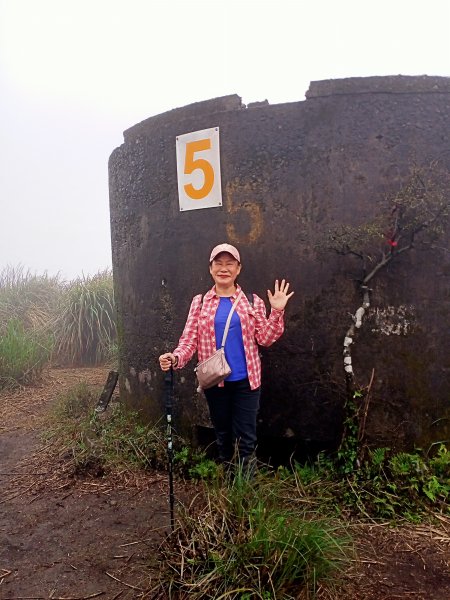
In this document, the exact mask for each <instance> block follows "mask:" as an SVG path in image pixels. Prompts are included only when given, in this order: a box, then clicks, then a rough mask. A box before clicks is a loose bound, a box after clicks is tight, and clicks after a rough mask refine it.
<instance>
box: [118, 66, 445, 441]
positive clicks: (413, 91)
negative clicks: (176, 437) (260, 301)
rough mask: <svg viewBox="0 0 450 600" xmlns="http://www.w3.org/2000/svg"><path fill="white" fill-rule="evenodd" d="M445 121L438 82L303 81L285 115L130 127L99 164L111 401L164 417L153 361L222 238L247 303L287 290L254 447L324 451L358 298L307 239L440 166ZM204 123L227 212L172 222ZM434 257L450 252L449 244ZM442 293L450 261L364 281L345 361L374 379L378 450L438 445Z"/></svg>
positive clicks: (423, 261)
mask: <svg viewBox="0 0 450 600" xmlns="http://www.w3.org/2000/svg"><path fill="white" fill-rule="evenodd" d="M449 115H450V80H449V79H445V78H436V77H376V78H365V79H347V80H340V81H323V82H315V83H312V84H311V87H310V90H309V91H308V93H307V100H306V101H303V102H295V103H290V104H283V105H275V106H270V105H262V106H261V105H259V106H250V107H248V108H246V107H245V106H242V105H241V102H240V98H239V97H238V96H229V97H226V98H219V99H215V100H210V101H206V102H201V103H198V104H194V105H191V106H188V107H185V108H181V109H177V110H173V111H170V112H168V113H165V114H163V115H159V116H157V117H153V118H150V119H148V120H146V121H144V122H142V123H139V124H138V125H136V126H134V127H132V128H131V129H129V130H127V131H126V132H125V134H124V136H125V143H124V144H123V145H122V146H121V147H120V148H117V149H116V150H115V151H114V152H113V153H112V155H111V158H110V166H109V173H110V198H111V228H112V249H113V267H114V279H115V289H116V297H117V304H118V311H119V320H118V322H119V336H120V341H121V393H122V395H123V397H125V398H126V399H127V400H128V401H129V402H130V403H131V404H132V405H133V406H136V407H139V408H141V409H144V410H145V411H146V413H147V414H148V415H149V416H150V417H151V418H153V419H156V418H160V417H161V415H162V414H163V404H162V402H163V398H162V375H161V373H160V372H159V370H158V366H157V357H158V355H159V354H160V353H162V352H164V351H167V350H170V349H172V348H173V347H174V346H175V344H176V341H177V339H178V337H179V335H180V333H181V331H182V327H183V324H184V321H185V318H186V315H187V311H188V307H189V303H190V300H191V298H192V296H193V295H194V294H196V293H200V292H204V291H206V290H207V289H208V288H209V287H210V283H211V282H210V279H209V274H208V254H209V251H210V249H211V248H212V247H213V246H214V245H215V244H217V243H220V242H222V241H229V242H231V243H233V244H236V245H237V246H238V247H239V249H240V250H241V254H242V259H243V272H242V275H241V277H240V282H241V284H242V286H243V287H244V289H245V290H247V291H254V292H256V293H258V294H259V295H261V296H262V297H264V298H265V297H266V296H265V294H266V290H267V288H268V287H270V286H272V285H273V281H274V279H275V278H276V277H287V278H288V279H289V281H291V284H292V289H294V290H295V292H296V294H295V296H294V297H293V299H292V301H291V303H290V305H289V307H288V310H287V315H286V321H287V326H286V332H285V335H284V336H283V338H282V339H281V340H280V341H279V342H278V343H277V344H276V345H274V346H273V347H272V348H271V349H269V350H267V351H264V358H263V363H264V365H263V369H264V376H263V397H262V410H261V422H260V426H261V427H260V432H261V434H268V435H274V436H283V437H294V438H296V439H299V440H301V441H302V442H305V443H309V444H312V445H317V446H319V447H320V446H322V447H326V446H330V445H333V444H334V443H335V442H336V440H337V437H338V435H339V432H340V425H341V413H342V382H343V374H342V341H343V336H344V334H345V331H346V329H347V327H348V325H349V313H350V312H353V311H354V310H355V309H356V307H357V306H358V305H359V303H360V298H359V296H358V294H357V293H356V289H355V287H354V285H353V284H352V283H351V276H352V267H353V266H354V265H352V264H351V263H349V262H347V261H346V260H345V259H342V258H341V259H338V258H337V257H334V256H332V255H330V256H328V257H326V258H324V257H322V256H319V255H318V254H317V253H316V250H315V244H316V241H317V239H319V238H320V235H321V233H322V232H323V230H324V229H325V228H327V227H332V226H333V225H334V224H339V223H348V224H360V223H363V222H364V221H366V220H367V219H368V218H370V216H371V215H373V214H374V210H375V208H374V207H375V203H376V202H377V200H378V199H379V198H381V197H382V196H383V194H385V193H386V192H388V191H390V190H393V189H397V188H398V186H399V184H400V183H401V182H402V181H404V180H405V178H406V177H407V176H408V172H409V168H410V166H411V165H412V163H413V162H417V163H419V164H421V163H423V164H426V163H428V162H429V161H430V160H431V159H435V158H439V159H440V160H441V161H443V162H444V163H446V164H447V167H448V165H449V163H450V116H449ZM216 126H218V127H220V140H221V171H222V191H223V197H224V206H223V207H222V208H214V209H205V210H195V211H189V212H183V213H180V212H179V208H178V194H177V178H176V162H175V137H176V136H177V135H179V134H183V133H187V132H190V131H196V130H201V129H205V128H209V127H216ZM441 245H442V246H443V247H446V248H449V247H450V240H449V237H448V235H447V238H446V239H444V240H442V244H441ZM449 283H450V254H449V252H448V251H447V252H445V251H443V252H441V253H440V254H439V255H437V254H436V253H433V252H427V253H419V252H416V251H411V252H409V253H406V254H404V255H402V256H401V257H399V258H398V260H396V261H395V262H394V263H393V264H392V265H391V267H390V268H389V269H388V271H386V272H385V273H383V274H382V275H381V277H380V278H379V279H378V280H377V281H376V282H375V283H374V286H373V288H374V290H373V295H372V306H373V310H372V312H371V316H370V318H369V321H368V323H367V326H366V327H365V330H364V331H363V332H362V334H361V335H360V336H359V338H358V341H357V344H356V347H355V350H354V365H355V371H356V374H357V377H358V380H359V382H360V383H361V385H365V384H367V382H368V379H369V376H370V373H371V371H372V368H374V369H375V379H374V384H373V396H372V398H373V399H372V402H371V405H370V413H369V420H368V432H369V435H370V437H371V439H373V440H375V439H376V440H378V441H379V442H380V443H383V444H385V445H386V444H390V445H392V444H394V443H395V444H397V445H398V446H401V445H403V446H405V447H406V446H410V445H411V444H413V443H416V444H422V445H425V444H430V443H431V442H432V441H434V440H438V439H449V438H450V421H449V417H450V411H449V399H450V344H449V323H450V285H449ZM390 307H393V309H391V308H390ZM392 310H393V312H394V316H393V317H391V316H390V311H392ZM399 311H400V316H399ZM402 311H403V312H404V313H405V317H402ZM399 319H400V325H401V326H399V327H397V328H395V327H390V322H391V321H392V322H396V321H398V320H399ZM193 366H194V361H193V362H192V363H191V366H188V367H187V368H185V370H184V371H182V372H179V373H178V377H177V412H176V419H177V424H178V427H179V428H180V429H181V430H182V431H183V432H184V433H189V432H190V430H191V427H192V426H193V425H194V426H195V425H198V424H207V423H208V421H207V417H206V410H205V405H204V402H203V400H202V399H201V398H200V397H199V396H198V395H197V394H196V392H195V387H196V386H195V381H194V377H193V372H192V367H193Z"/></svg>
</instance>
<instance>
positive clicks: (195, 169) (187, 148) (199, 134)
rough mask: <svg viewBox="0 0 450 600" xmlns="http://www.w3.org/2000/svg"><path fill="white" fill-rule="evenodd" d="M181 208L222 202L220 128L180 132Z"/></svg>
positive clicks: (179, 189) (179, 184)
mask: <svg viewBox="0 0 450 600" xmlns="http://www.w3.org/2000/svg"><path fill="white" fill-rule="evenodd" d="M177 174H178V198H179V202H180V210H183V211H184V210H196V209H197V208H211V207H213V206H222V187H221V179H220V148H219V128H218V127H213V128H212V129H203V130H202V131H193V132H192V133H185V134H184V135H178V136H177Z"/></svg>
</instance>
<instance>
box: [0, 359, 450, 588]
mask: <svg viewBox="0 0 450 600" xmlns="http://www.w3.org/2000/svg"><path fill="white" fill-rule="evenodd" d="M106 377H107V369H76V370H75V369H71V370H63V369H58V370H54V371H52V372H51V373H50V374H49V376H48V378H47V380H46V383H45V385H43V386H42V387H39V388H32V389H28V390H22V391H20V392H17V393H13V394H12V393H5V392H3V393H1V394H0V598H1V599H2V600H12V599H14V600H17V599H19V598H21V599H23V598H36V599H52V600H58V599H80V600H81V599H87V598H96V597H98V598H101V599H102V600H103V599H105V600H116V599H119V598H120V600H130V599H139V598H141V599H142V598H150V597H151V594H150V593H149V590H150V589H151V587H152V580H153V581H154V579H155V577H156V576H157V573H155V571H154V570H153V572H152V571H151V570H150V569H149V567H148V565H149V561H150V559H151V557H152V556H153V557H154V556H155V554H156V547H157V545H158V543H159V542H160V540H161V536H162V535H163V534H164V532H165V531H166V530H167V526H168V522H169V516H168V503H167V478H166V476H165V475H164V474H160V473H154V474H145V475H141V474H140V475H139V476H137V475H136V476H133V475H129V476H128V479H127V478H126V477H125V476H124V475H123V474H122V475H121V476H120V477H119V476H107V477H99V478H94V477H93V478H86V479H77V478H74V477H73V476H70V474H69V473H65V471H64V464H65V462H64V457H57V456H56V457H55V455H52V453H51V452H49V448H48V444H47V445H46V443H45V442H44V441H43V440H42V436H41V433H42V431H43V430H44V429H45V426H46V423H47V414H48V410H49V407H50V406H51V405H52V404H53V403H54V401H55V399H56V397H57V395H58V394H59V393H60V392H61V391H63V390H65V389H68V388H69V387H71V386H73V385H74V384H75V383H77V382H80V381H86V382H88V384H89V385H90V386H92V387H93V388H95V389H97V388H101V386H103V384H104V382H105V381H106ZM49 456H53V458H52V460H51V461H49V459H48V457H49ZM66 462H67V461H66ZM177 485H179V484H177ZM177 489H178V490H180V489H181V487H178V488H177ZM353 534H354V535H355V538H356V540H357V547H358V554H359V556H358V560H357V561H356V562H355V563H354V565H353V567H352V569H351V570H350V571H349V573H348V574H347V576H346V578H345V581H344V582H343V587H342V589H341V590H340V591H339V592H337V595H336V596H335V598H336V600H337V599H338V598H339V600H363V599H364V600H398V599H409V600H411V599H414V600H448V599H449V598H450V572H449V563H450V554H449V543H450V520H449V521H447V520H444V521H443V522H442V523H440V524H438V525H436V527H435V528H430V527H424V526H423V527H421V526H418V527H412V526H409V527H404V528H398V529H395V530H394V529H390V528H388V527H386V526H376V525H370V524H367V525H357V526H354V528H353ZM152 578H153V579H152ZM328 597H329V596H328Z"/></svg>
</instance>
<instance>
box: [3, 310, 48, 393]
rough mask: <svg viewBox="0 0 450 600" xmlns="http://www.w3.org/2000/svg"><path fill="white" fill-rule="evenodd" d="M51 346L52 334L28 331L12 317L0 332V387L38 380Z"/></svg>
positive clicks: (46, 362)
mask: <svg viewBox="0 0 450 600" xmlns="http://www.w3.org/2000/svg"><path fill="white" fill-rule="evenodd" d="M52 348H53V340H52V338H51V336H50V335H49V334H46V333H45V332H39V331H36V330H29V331H27V330H26V329H25V327H24V325H23V323H22V322H21V321H19V320H18V319H12V320H10V321H9V322H8V323H7V324H6V325H5V326H4V328H3V330H2V333H0V388H4V387H16V386H18V385H25V384H30V383H35V382H36V381H39V379H40V378H41V375H42V371H43V369H44V367H45V366H46V365H47V364H48V362H49V360H50V356H51V353H52Z"/></svg>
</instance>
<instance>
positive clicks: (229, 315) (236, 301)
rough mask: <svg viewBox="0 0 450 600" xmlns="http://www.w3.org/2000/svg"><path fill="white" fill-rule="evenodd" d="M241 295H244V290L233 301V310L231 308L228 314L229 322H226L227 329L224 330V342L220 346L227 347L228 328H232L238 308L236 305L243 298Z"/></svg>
mask: <svg viewBox="0 0 450 600" xmlns="http://www.w3.org/2000/svg"><path fill="white" fill-rule="evenodd" d="M241 296H242V290H241V291H240V292H239V294H238V296H237V298H236V300H235V302H233V306H232V307H231V310H230V312H229V314H228V319H227V322H226V325H225V330H224V332H223V337H222V344H221V346H220V347H221V348H224V347H225V342H226V340H227V335H228V330H229V328H230V323H231V317H232V316H233V313H234V309H235V308H236V306H237V303H238V302H239V300H240V299H241Z"/></svg>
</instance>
